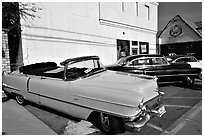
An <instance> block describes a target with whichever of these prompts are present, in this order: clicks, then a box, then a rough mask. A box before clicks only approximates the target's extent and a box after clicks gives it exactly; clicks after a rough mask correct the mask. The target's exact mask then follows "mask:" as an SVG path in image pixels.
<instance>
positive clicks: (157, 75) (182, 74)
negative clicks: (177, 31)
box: [157, 73, 200, 78]
mask: <svg viewBox="0 0 204 137" xmlns="http://www.w3.org/2000/svg"><path fill="white" fill-rule="evenodd" d="M199 74H200V73H198V74H175V75H157V77H158V78H159V77H167V76H168V77H170V76H189V75H190V76H197V75H199Z"/></svg>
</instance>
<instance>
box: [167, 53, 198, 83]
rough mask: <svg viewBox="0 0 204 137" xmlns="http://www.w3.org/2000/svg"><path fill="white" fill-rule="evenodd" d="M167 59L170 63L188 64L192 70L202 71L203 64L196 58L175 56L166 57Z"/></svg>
mask: <svg viewBox="0 0 204 137" xmlns="http://www.w3.org/2000/svg"><path fill="white" fill-rule="evenodd" d="M166 58H167V60H168V61H169V62H170V63H187V64H189V65H190V66H191V67H192V68H201V69H202V63H201V62H200V61H198V60H197V59H196V58H195V57H194V56H189V55H174V56H166ZM199 79H202V77H199Z"/></svg>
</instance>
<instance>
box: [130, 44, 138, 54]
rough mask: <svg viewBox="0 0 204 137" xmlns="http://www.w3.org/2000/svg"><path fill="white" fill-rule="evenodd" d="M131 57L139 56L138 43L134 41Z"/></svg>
mask: <svg viewBox="0 0 204 137" xmlns="http://www.w3.org/2000/svg"><path fill="white" fill-rule="evenodd" d="M131 53H132V54H131V55H137V54H138V42H137V41H132V48H131Z"/></svg>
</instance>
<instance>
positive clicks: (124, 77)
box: [2, 56, 166, 134]
mask: <svg viewBox="0 0 204 137" xmlns="http://www.w3.org/2000/svg"><path fill="white" fill-rule="evenodd" d="M2 79H3V89H4V91H5V92H6V93H8V94H13V95H15V98H16V101H17V103H18V104H20V105H25V104H26V103H27V102H29V101H30V102H34V103H37V104H40V105H43V106H47V107H50V108H53V109H56V110H57V111H60V112H63V113H66V114H68V115H71V116H74V117H77V118H80V119H84V120H87V121H90V122H92V123H93V124H94V125H96V127H98V128H99V129H100V130H101V131H102V132H104V133H106V134H118V133H122V132H125V131H126V130H129V131H139V130H140V129H141V128H142V127H143V126H144V125H145V124H146V123H147V122H148V121H149V120H150V118H151V116H159V117H161V116H162V115H163V114H164V113H165V112H166V110H165V106H163V105H162V104H161V100H160V98H161V96H162V95H163V94H164V93H163V92H161V91H159V90H158V87H157V83H156V80H157V79H156V78H155V77H152V76H142V75H141V76H140V75H134V74H128V73H123V72H114V71H107V70H106V69H105V67H104V66H103V65H102V64H101V63H100V61H99V57H98V56H85V57H77V58H71V59H67V60H65V61H63V62H61V63H60V66H57V64H56V63H55V62H42V63H36V64H31V65H27V66H22V67H21V68H20V69H19V70H18V71H14V72H12V73H10V74H7V73H5V72H4V73H3V77H2Z"/></svg>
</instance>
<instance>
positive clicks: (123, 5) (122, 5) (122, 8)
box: [121, 2, 125, 12]
mask: <svg viewBox="0 0 204 137" xmlns="http://www.w3.org/2000/svg"><path fill="white" fill-rule="evenodd" d="M121 10H122V12H124V11H125V3H124V2H122V3H121Z"/></svg>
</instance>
